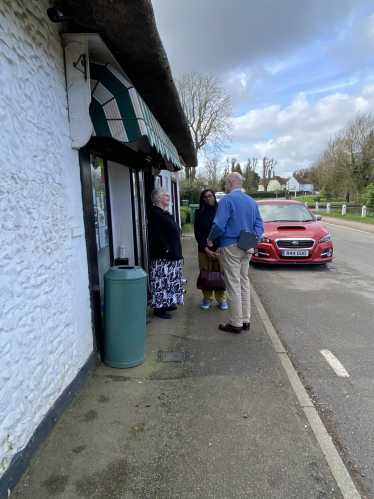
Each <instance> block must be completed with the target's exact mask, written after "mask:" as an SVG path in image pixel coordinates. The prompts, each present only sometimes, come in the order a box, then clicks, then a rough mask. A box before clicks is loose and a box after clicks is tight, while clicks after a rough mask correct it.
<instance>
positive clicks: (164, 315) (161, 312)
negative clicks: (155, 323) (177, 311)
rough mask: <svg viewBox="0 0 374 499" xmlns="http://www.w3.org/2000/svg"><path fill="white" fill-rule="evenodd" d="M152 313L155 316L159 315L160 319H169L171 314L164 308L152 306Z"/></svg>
mask: <svg viewBox="0 0 374 499" xmlns="http://www.w3.org/2000/svg"><path fill="white" fill-rule="evenodd" d="M153 315H154V316H155V317H160V319H171V315H170V314H168V313H167V312H165V309H164V308H154V309H153Z"/></svg>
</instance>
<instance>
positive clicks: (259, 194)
mask: <svg viewBox="0 0 374 499" xmlns="http://www.w3.org/2000/svg"><path fill="white" fill-rule="evenodd" d="M287 192H288V191H285V190H283V191H278V197H285V195H286V194H287ZM249 196H251V197H252V198H253V199H267V198H275V197H276V195H275V192H274V191H266V192H265V191H256V192H249Z"/></svg>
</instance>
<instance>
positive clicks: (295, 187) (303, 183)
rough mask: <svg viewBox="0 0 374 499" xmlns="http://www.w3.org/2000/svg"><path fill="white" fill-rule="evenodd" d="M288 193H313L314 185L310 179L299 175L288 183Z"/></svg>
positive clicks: (294, 176)
mask: <svg viewBox="0 0 374 499" xmlns="http://www.w3.org/2000/svg"><path fill="white" fill-rule="evenodd" d="M287 190H288V191H298V192H313V191H314V185H313V182H311V181H310V180H309V179H308V178H301V177H299V176H298V175H295V174H294V175H293V176H292V177H291V178H290V179H288V181H287Z"/></svg>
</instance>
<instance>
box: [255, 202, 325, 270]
mask: <svg viewBox="0 0 374 499" xmlns="http://www.w3.org/2000/svg"><path fill="white" fill-rule="evenodd" d="M257 204H258V208H259V210H260V214H261V217H262V219H263V221H264V233H263V234H262V237H261V238H260V239H259V241H258V245H257V249H256V251H255V252H254V254H253V255H252V262H253V263H255V262H256V263H257V262H258V263H260V262H261V263H293V264H294V263H314V264H325V263H327V262H331V261H332V254H333V246H332V241H331V235H330V233H329V231H328V230H327V229H326V228H325V227H324V226H323V225H322V224H321V222H320V221H319V220H321V218H322V217H321V215H313V213H312V212H311V211H310V210H309V209H308V208H307V207H306V206H305V205H304V204H303V203H300V202H299V201H289V200H277V199H273V200H263V201H258V202H257Z"/></svg>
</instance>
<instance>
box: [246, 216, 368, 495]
mask: <svg viewBox="0 0 374 499" xmlns="http://www.w3.org/2000/svg"><path fill="white" fill-rule="evenodd" d="M326 227H327V228H328V229H329V230H330V232H331V234H332V237H333V243H334V260H333V262H332V263H330V264H327V265H326V266H291V267H290V266H287V267H284V266H251V268H250V277H251V281H252V284H253V286H254V288H255V290H256V291H257V293H258V294H259V296H260V298H261V301H262V303H263V304H264V306H265V308H266V310H267V312H268V315H269V317H270V319H271V321H272V323H273V326H274V327H275V329H276V330H277V332H278V334H279V336H280V338H281V340H282V341H283V343H284V345H285V347H286V348H287V350H288V351H289V354H290V356H291V359H292V360H293V362H294V365H295V366H296V368H297V370H298V372H299V375H300V377H301V378H302V380H303V382H304V384H305V385H306V387H307V388H308V390H309V393H310V396H311V397H312V399H313V400H314V402H315V406H316V407H317V408H318V410H319V413H320V415H321V418H322V420H323V421H324V423H325V425H326V427H327V428H328V430H329V431H330V434H331V436H332V437H333V440H334V442H335V443H336V446H337V448H338V450H339V451H340V453H341V454H342V456H343V459H344V461H345V462H346V464H347V467H348V468H349V469H350V471H351V472H352V476H354V480H355V482H356V485H357V486H358V487H359V489H360V491H361V493H362V495H363V497H366V498H374V417H373V412H374V411H373V409H374V362H373V359H374V343H373V337H374V325H373V324H374V320H373V319H374V308H373V304H374V235H373V234H367V233H363V232H360V231H354V230H350V229H345V228H341V227H336V226H333V225H327V224H326ZM321 351H324V352H323V353H324V354H325V356H324V355H323V354H322V353H321ZM331 354H332V355H333V356H331ZM325 357H327V359H328V360H327V359H326V358H325ZM334 357H335V358H336V359H337V360H338V361H340V363H341V367H340V366H335V369H336V370H334V368H333V367H332V365H330V363H329V362H331V363H334V362H335V360H334ZM331 359H332V360H331ZM342 368H343V371H342ZM344 369H345V371H346V372H344ZM337 372H338V373H339V374H337Z"/></svg>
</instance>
